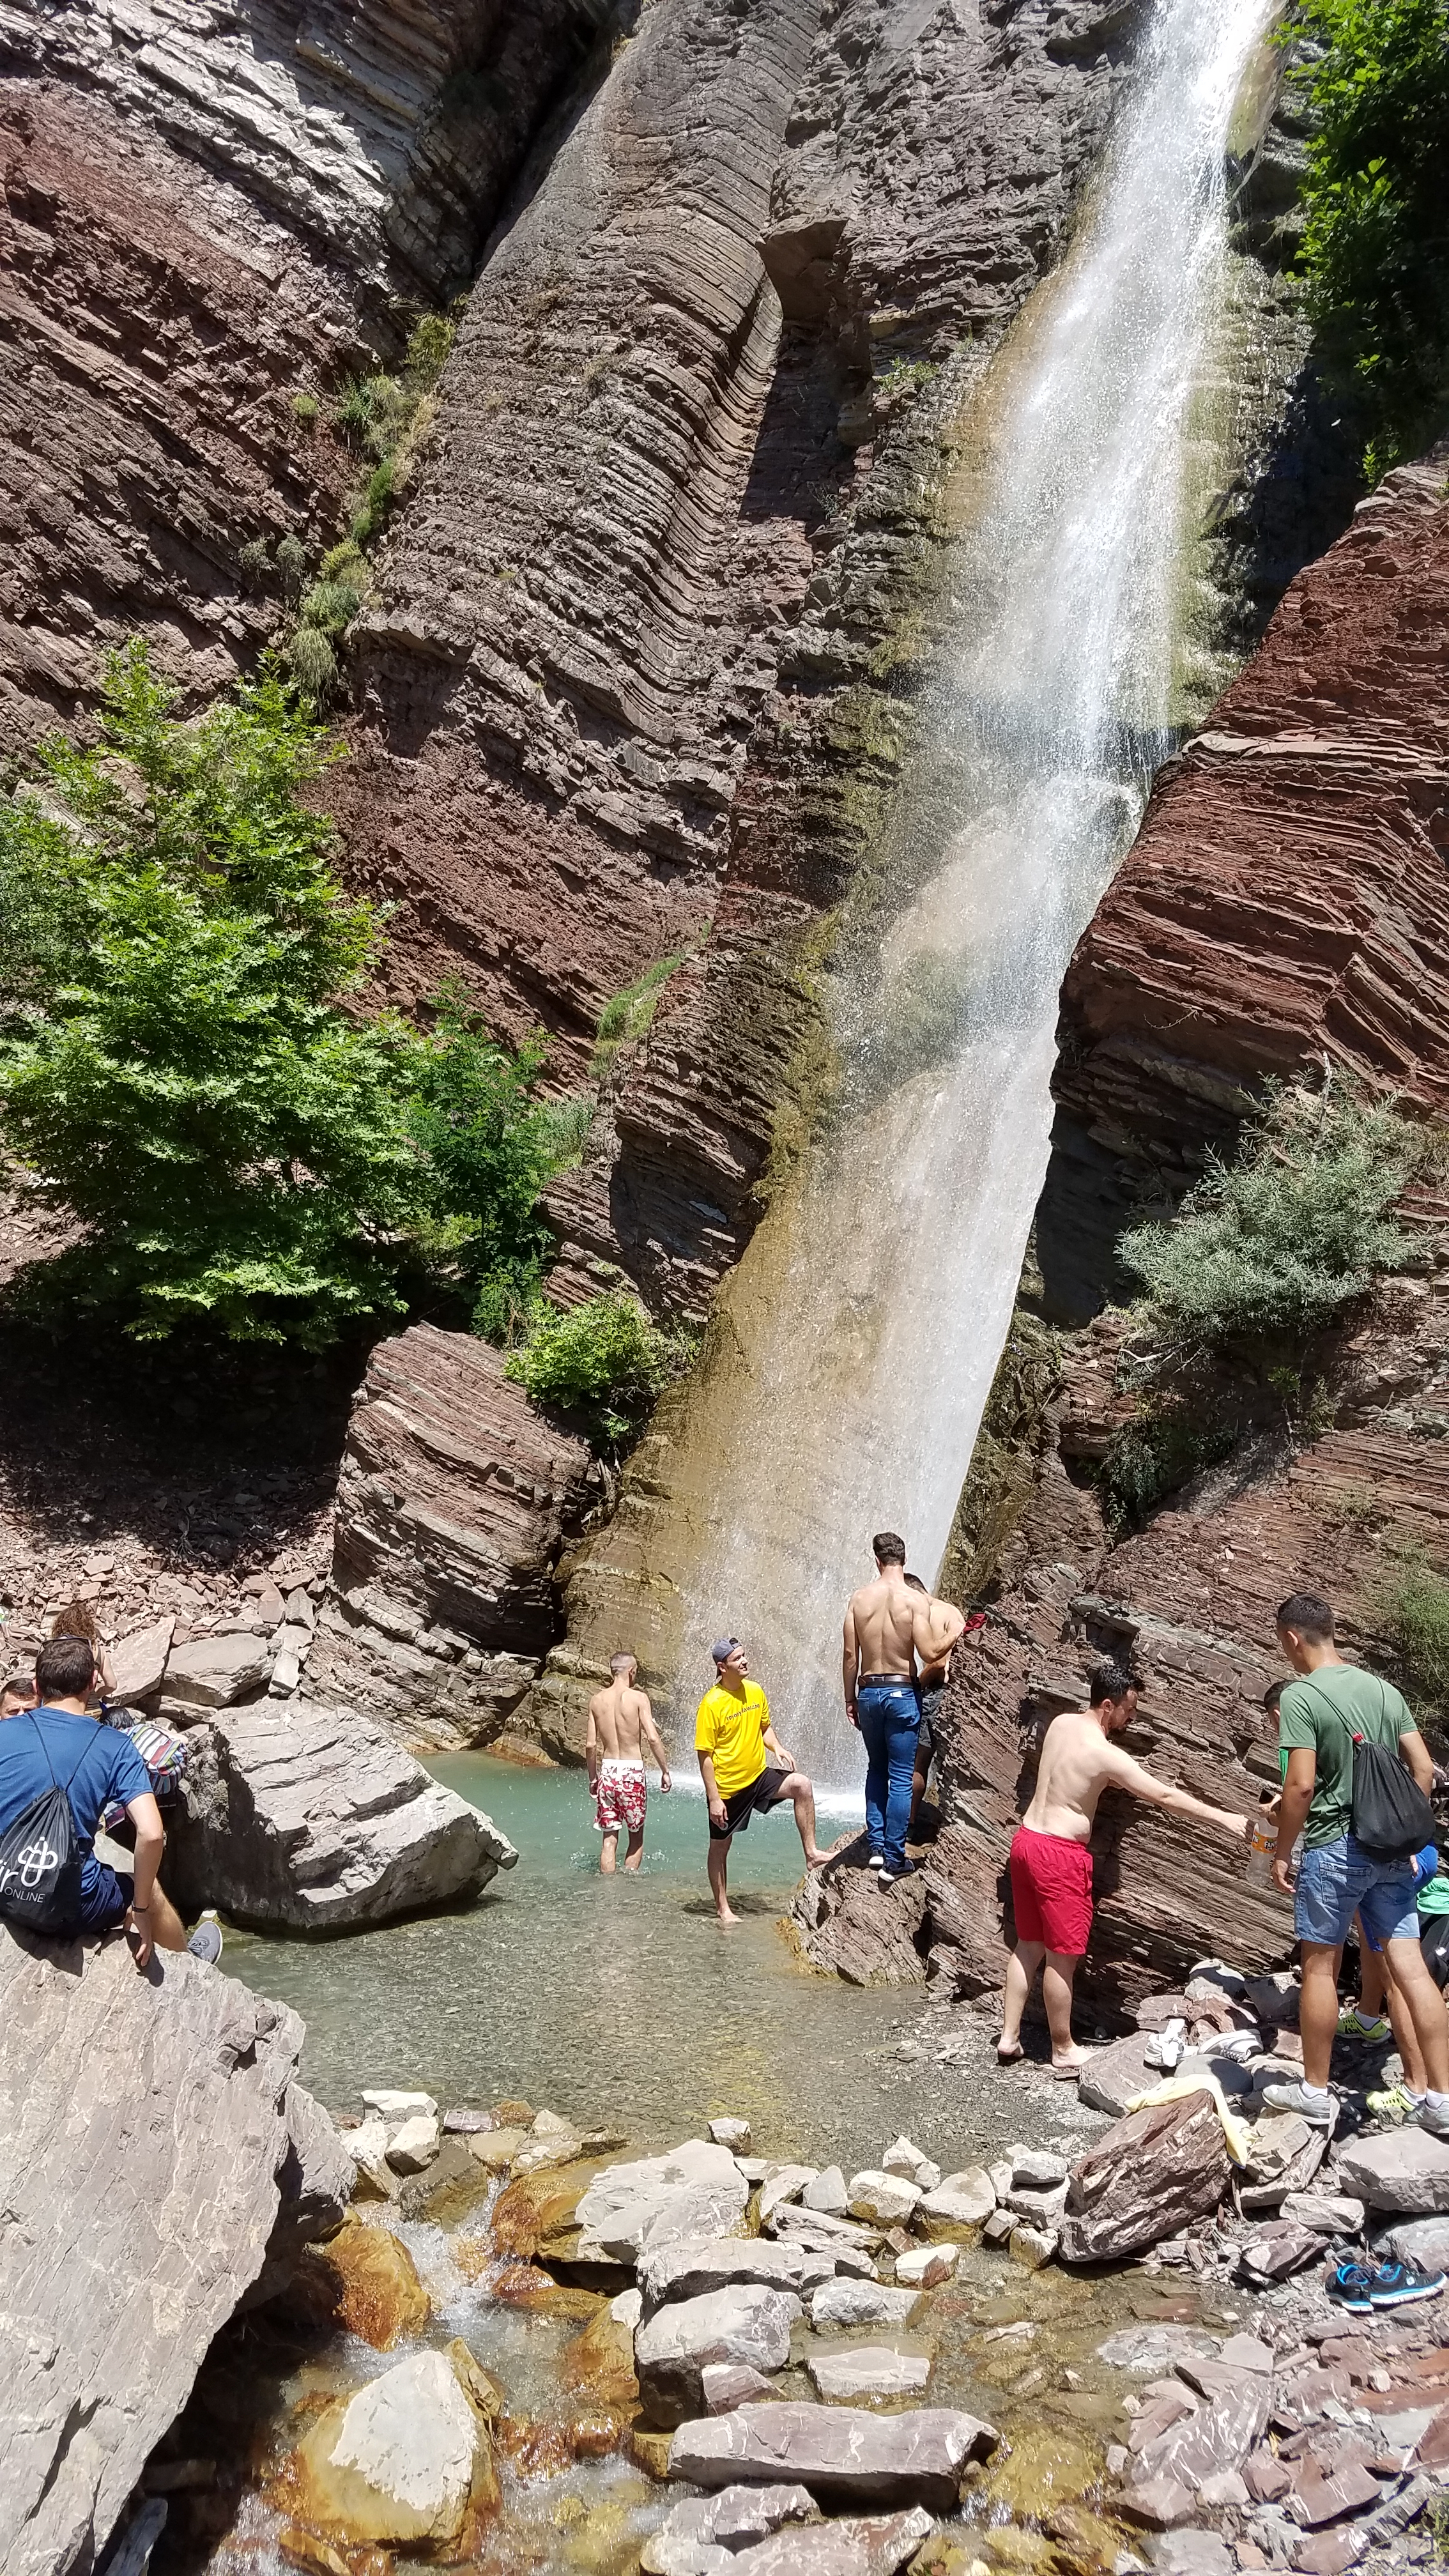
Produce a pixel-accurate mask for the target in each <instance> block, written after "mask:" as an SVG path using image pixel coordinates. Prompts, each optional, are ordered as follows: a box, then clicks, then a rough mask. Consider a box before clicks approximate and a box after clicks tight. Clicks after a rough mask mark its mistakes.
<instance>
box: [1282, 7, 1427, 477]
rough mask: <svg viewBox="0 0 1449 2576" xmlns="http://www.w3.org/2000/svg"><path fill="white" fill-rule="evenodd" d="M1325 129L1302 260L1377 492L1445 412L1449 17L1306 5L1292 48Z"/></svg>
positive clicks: (1292, 33)
mask: <svg viewBox="0 0 1449 2576" xmlns="http://www.w3.org/2000/svg"><path fill="white" fill-rule="evenodd" d="M1303 33H1306V34H1307V35H1308V36H1310V37H1312V38H1316V39H1318V40H1319V43H1320V45H1321V47H1322V50H1321V52H1319V54H1318V55H1317V58H1316V59H1315V60H1314V61H1312V62H1310V63H1309V64H1308V65H1307V66H1306V68H1305V69H1304V70H1303V71H1302V72H1301V73H1300V74H1299V78H1300V80H1302V81H1303V83H1304V84H1305V85H1306V87H1307V89H1308V92H1309V95H1310V99H1311V103H1312V108H1313V112H1314V117H1315V121H1316V124H1317V132H1316V133H1315V134H1314V136H1313V138H1312V140H1311V141H1310V143H1309V147H1308V178H1307V184H1306V188H1305V192H1304V211H1305V215H1306V223H1305V228H1304V232H1303V238H1302V244H1301V249H1300V254H1299V263H1300V266H1301V268H1302V270H1303V272H1304V274H1305V276H1306V278H1307V281H1308V292H1309V302H1310V309H1311V311H1312V314H1313V317H1314V320H1315V322H1316V324H1317V327H1318V331H1319V334H1320V341H1321V346H1322V349H1323V352H1324V355H1325V357H1326V358H1327V360H1328V363H1329V366H1330V368H1331V370H1332V371H1333V372H1334V373H1336V374H1337V376H1338V377H1339V379H1340V381H1341V382H1342V383H1344V384H1345V385H1347V386H1348V387H1349V388H1351V390H1352V393H1353V396H1354V400H1355V406H1356V409H1357V412H1358V415H1359V418H1360V421H1361V423H1362V426H1363V430H1364V434H1365V436H1366V439H1367V453H1366V457H1365V468H1366V471H1367V473H1368V476H1369V479H1370V480H1371V481H1373V480H1376V479H1377V477H1378V476H1379V475H1380V474H1382V473H1383V472H1384V471H1385V470H1386V469H1387V467H1389V466H1390V465H1393V464H1396V463H1397V462H1398V461H1399V459H1400V458H1401V457H1403V456H1409V455H1414V454H1417V453H1418V452H1419V450H1420V449H1421V448H1422V447H1424V446H1426V445H1427V444H1428V443H1429V441H1430V439H1431V437H1432V436H1433V435H1434V434H1435V433H1436V431H1437V430H1438V429H1439V428H1440V427H1442V425H1443V420H1444V416H1445V412H1446V409H1449V6H1446V0H1301V5H1300V7H1299V8H1298V10H1297V11H1296V12H1294V13H1293V15H1292V17H1291V18H1290V20H1289V22H1288V24H1287V26H1286V28H1285V40H1287V39H1294V38H1296V37H1297V36H1299V35H1300V34H1303Z"/></svg>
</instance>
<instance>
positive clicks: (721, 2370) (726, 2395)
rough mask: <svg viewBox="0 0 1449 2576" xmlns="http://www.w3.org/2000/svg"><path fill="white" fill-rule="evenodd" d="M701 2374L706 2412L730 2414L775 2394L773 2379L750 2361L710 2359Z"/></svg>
mask: <svg viewBox="0 0 1449 2576" xmlns="http://www.w3.org/2000/svg"><path fill="white" fill-rule="evenodd" d="M699 2376H700V2385H701V2389H702V2391H703V2395H704V2411H705V2413H706V2415H731V2414H733V2412H734V2410H735V2408H736V2407H737V2406H754V2405H757V2404H758V2403H759V2400H760V2399H761V2398H762V2397H773V2396H774V2394H775V2387H774V2382H773V2380H769V2379H767V2378H766V2377H765V2375H764V2372H763V2371H760V2370H752V2369H751V2367H750V2365H749V2363H748V2362H747V2361H707V2362H706V2363H705V2365H704V2368H703V2370H702V2371H701V2372H700V2374H699Z"/></svg>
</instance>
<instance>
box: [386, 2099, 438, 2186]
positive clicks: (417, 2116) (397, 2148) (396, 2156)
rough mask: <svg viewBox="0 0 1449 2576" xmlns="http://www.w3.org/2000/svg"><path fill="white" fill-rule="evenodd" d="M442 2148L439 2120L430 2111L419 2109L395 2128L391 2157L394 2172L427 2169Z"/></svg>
mask: <svg viewBox="0 0 1449 2576" xmlns="http://www.w3.org/2000/svg"><path fill="white" fill-rule="evenodd" d="M437 2152H438V2123H437V2121H436V2119H435V2118H434V2117H433V2115H432V2114H431V2113H430V2112H426V2111H418V2112H415V2113H414V2115H413V2117H412V2118H411V2119H410V2120H404V2121H402V2122H401V2123H400V2125H399V2126H398V2127H397V2128H396V2129H394V2130H393V2131H392V2134H391V2135H390V2137H389V2139H388V2142H387V2160H388V2163H389V2164H390V2165H391V2167H392V2169H393V2172H394V2173H400V2174H417V2173H426V2172H427V2169H428V2167H429V2165H430V2164H431V2163H432V2162H433V2159H434V2157H435V2156H436V2155H437Z"/></svg>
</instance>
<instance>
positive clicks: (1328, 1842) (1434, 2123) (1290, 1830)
mask: <svg viewBox="0 0 1449 2576" xmlns="http://www.w3.org/2000/svg"><path fill="white" fill-rule="evenodd" d="M1278 1643H1279V1645H1280V1646H1281V1647H1282V1649H1283V1653H1284V1655H1285V1657H1286V1658H1287V1660H1288V1662H1289V1663H1290V1664H1291V1665H1292V1667H1293V1672H1294V1679H1293V1680H1292V1681H1291V1682H1289V1683H1288V1684H1287V1686H1286V1688H1285V1689H1284V1692H1283V1695H1282V1698H1281V1699H1280V1701H1279V1704H1278V1742H1279V1745H1280V1748H1282V1749H1283V1750H1284V1751H1286V1753H1287V1756H1288V1768H1287V1773H1286V1776H1285V1778H1284V1783H1283V1796H1282V1801H1281V1804H1280V1806H1279V1811H1278V1848H1277V1853H1276V1856H1275V1858H1274V1862H1273V1876H1274V1878H1275V1879H1276V1881H1277V1883H1278V1885H1279V1887H1281V1888H1282V1890H1283V1893H1284V1894H1285V1896H1286V1895H1289V1894H1291V1895H1292V1896H1293V1929H1294V1931H1295V1933H1296V1934H1297V1936H1298V1940H1299V1943H1300V1945H1301V1949H1302V1960H1303V1993H1302V1999H1301V2002H1300V2006H1299V2014H1298V2021H1299V2028H1300V2031H1301V2033H1302V2037H1303V2080H1302V2082H1301V2083H1295V2084H1270V2085H1269V2086H1268V2088H1267V2090H1266V2092H1265V2094H1264V2096H1263V2098H1264V2100H1265V2102H1267V2103H1269V2104H1271V2106H1272V2108H1273V2109H1274V2110H1275V2111H1296V2112H1298V2114H1299V2116H1300V2117H1301V2118H1302V2119H1305V2120H1308V2121H1310V2122H1311V2123H1312V2124H1313V2126H1314V2127H1315V2128H1319V2129H1331V2128H1332V2126H1333V2122H1334V2117H1335V2112H1334V2103H1333V2097H1332V2095H1331V2094H1330V2092H1329V2090H1328V2069H1329V2060H1330V2058H1331V2056H1332V2053H1333V2041H1334V2035H1335V2033H1336V2031H1337V2029H1338V1976H1339V1968H1340V1966H1341V1963H1342V1959H1343V1945H1344V1942H1345V1940H1346V1939H1347V1937H1348V1931H1349V1926H1350V1924H1351V1923H1352V1921H1353V1918H1354V1916H1355V1914H1357V1915H1358V1917H1359V1919H1360V1922H1361V1923H1362V1926H1363V1929H1364V1931H1365V1933H1366V1934H1367V1935H1368V1937H1369V1938H1370V1940H1371V1941H1372V1943H1373V1944H1374V1946H1375V1947H1376V1948H1378V1949H1381V1950H1382V1952H1383V1956H1384V1967H1385V1971H1386V1974H1387V1976H1388V1980H1389V1984H1390V1986H1391V1988H1392V1989H1393V1990H1394V1992H1395V1994H1396V1996H1397V1998H1398V2001H1399V2002H1400V2004H1401V2005H1402V2006H1403V2008H1404V2010H1405V2012H1406V2013H1407V2015H1408V2017H1409V2019H1410V2021H1411V2022H1412V2024H1413V2028H1414V2033H1415V2036H1416V2038H1417V2039H1418V2042H1419V2046H1420V2049H1421V2050H1422V2052H1423V2058H1424V2068H1425V2072H1426V2074H1427V2076H1428V2091H1427V2092H1426V2094H1425V2096H1424V2100H1423V2103H1422V2105H1421V2107H1420V2109H1419V2113H1418V2118H1419V2125H1420V2126H1421V2128H1425V2129H1427V2130H1428V2131H1429V2133H1430V2135H1431V2136H1433V2137H1436V2138H1445V2139H1449V2026H1446V2023H1445V2018H1444V2003H1443V1998H1442V1996H1441V1995H1440V1993H1439V1990H1438V1987H1437V1986H1436V1985H1435V1983H1434V1980H1433V1978H1432V1976H1431V1975H1430V1973H1429V1970H1428V1968H1427V1966H1426V1964H1425V1962H1424V1958H1423V1954H1422V1952H1421V1951H1420V1948H1419V1914H1418V1907H1417V1905H1416V1903H1415V1882H1414V1861H1413V1855H1412V1853H1405V1855H1404V1857H1403V1858H1402V1859H1401V1860H1375V1859H1374V1858H1373V1856H1372V1855H1371V1854H1370V1853H1369V1852H1366V1851H1364V1850H1363V1849H1362V1847H1361V1845H1360V1844H1359V1843H1357V1842H1356V1841H1355V1839H1354V1835H1353V1746H1354V1738H1355V1736H1363V1737H1365V1738H1366V1739H1367V1741H1368V1742H1369V1743H1371V1744H1384V1745H1392V1746H1393V1747H1394V1749H1395V1750H1396V1751H1397V1753H1398V1756H1399V1759H1400V1760H1401V1761H1402V1762H1403V1763H1405V1764H1406V1766H1407V1768H1408V1769H1409V1770H1410V1771H1411V1772H1412V1773H1413V1776H1414V1778H1415V1779H1416V1780H1417V1782H1418V1784H1419V1786H1420V1788H1421V1789H1423V1790H1424V1791H1425V1793H1426V1794H1427V1792H1428V1791H1429V1789H1430V1788H1431V1787H1432V1785H1433V1779H1434V1766H1433V1764H1432V1762H1431V1761H1430V1759H1429V1749H1428V1746H1427V1745H1426V1744H1425V1742H1424V1739H1423V1737H1422V1736H1421V1735H1420V1733H1419V1731H1418V1728H1417V1727H1416V1726H1415V1724H1414V1720H1413V1717H1412V1715H1411V1713H1410V1711H1409V1708H1408V1705H1407V1703H1406V1702H1405V1700H1404V1699H1403V1697H1402V1695H1401V1694H1400V1693H1399V1692H1398V1691H1396V1690H1395V1689H1394V1687H1393V1684H1392V1683H1391V1682H1383V1681H1380V1680H1379V1678H1378V1676H1377V1674H1376V1673H1366V1672H1362V1671H1360V1670H1359V1668H1358V1667H1357V1666H1356V1665H1354V1664H1346V1663H1345V1662H1344V1660H1343V1657H1342V1655H1340V1653H1339V1651H1338V1649H1337V1647H1336V1646H1335V1644H1334V1642H1333V1612H1332V1611H1331V1610H1330V1608H1329V1606H1328V1603H1327V1602H1326V1601H1324V1600H1321V1599H1320V1598H1319V1596H1318V1595H1317V1594H1316V1593H1313V1592H1295V1593H1293V1594H1291V1595H1290V1597H1289V1599H1288V1600H1286V1601H1285V1602H1283V1603H1282V1605H1281V1607H1280V1608H1279V1611H1278ZM1300 1832H1301V1833H1302V1835H1303V1845H1304V1848H1303V1860H1302V1864H1301V1866H1300V1868H1299V1872H1298V1884H1297V1887H1296V1889H1295V1888H1294V1887H1293V1886H1292V1882H1291V1881H1290V1879H1289V1875H1288V1865H1289V1857H1290V1855H1291V1853H1292V1850H1293V1845H1294V1843H1295V1841H1296V1840H1297V1837H1298V1835H1299V1833H1300Z"/></svg>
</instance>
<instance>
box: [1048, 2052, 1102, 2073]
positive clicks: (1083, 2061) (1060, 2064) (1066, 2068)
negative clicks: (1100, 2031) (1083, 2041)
mask: <svg viewBox="0 0 1449 2576" xmlns="http://www.w3.org/2000/svg"><path fill="white" fill-rule="evenodd" d="M1094 2053H1095V2052H1094V2051H1093V2050H1092V2049H1090V2048H1074V2049H1073V2050H1072V2053H1071V2055H1070V2057H1054V2058H1053V2059H1052V2073H1053V2075H1062V2076H1067V2075H1080V2073H1081V2071H1082V2068H1083V2067H1084V2066H1090V2065H1091V2063H1092V2058H1093V2055H1094Z"/></svg>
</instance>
